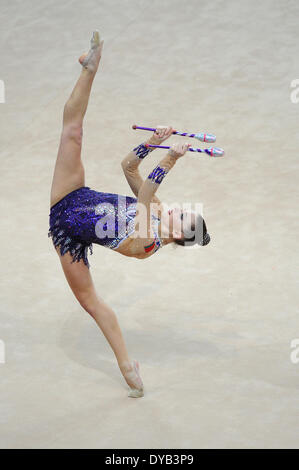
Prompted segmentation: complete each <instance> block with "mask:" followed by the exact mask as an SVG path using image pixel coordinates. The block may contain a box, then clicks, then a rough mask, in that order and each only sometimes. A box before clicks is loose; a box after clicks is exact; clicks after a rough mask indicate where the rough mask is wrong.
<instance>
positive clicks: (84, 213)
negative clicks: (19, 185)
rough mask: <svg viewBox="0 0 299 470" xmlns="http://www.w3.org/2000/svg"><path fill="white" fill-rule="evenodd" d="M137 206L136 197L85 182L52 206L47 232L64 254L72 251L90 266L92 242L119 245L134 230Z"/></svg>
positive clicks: (111, 246) (74, 257)
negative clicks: (108, 190)
mask: <svg viewBox="0 0 299 470" xmlns="http://www.w3.org/2000/svg"><path fill="white" fill-rule="evenodd" d="M136 206H137V199H136V198H134V197H130V196H122V195H119V194H114V193H104V192H99V191H94V190H92V189H90V188H89V187H87V186H84V187H82V188H79V189H76V190H75V191H72V192H71V193H69V194H67V195H66V196H65V197H64V198H63V199H62V200H61V201H59V202H57V203H56V204H55V205H54V206H52V208H51V210H50V228H49V232H48V236H49V237H52V241H53V244H54V246H60V253H61V255H62V256H63V255H64V254H65V253H66V252H69V253H70V254H71V255H72V259H73V261H72V262H74V261H78V262H79V261H80V260H81V259H83V261H84V263H85V265H86V266H88V267H89V263H88V259H87V254H88V248H89V249H90V254H92V243H96V244H98V245H102V246H106V247H108V248H111V249H116V248H118V246H119V245H120V243H122V242H123V241H124V240H125V239H126V238H128V237H129V236H130V235H131V234H132V233H133V232H134V230H135V223H134V222H135V216H136Z"/></svg>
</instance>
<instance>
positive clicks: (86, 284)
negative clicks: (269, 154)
mask: <svg viewBox="0 0 299 470" xmlns="http://www.w3.org/2000/svg"><path fill="white" fill-rule="evenodd" d="M103 43H104V41H103V40H100V36H99V33H98V31H95V32H94V33H93V37H92V39H91V48H90V50H89V52H88V53H85V54H83V55H81V57H80V58H79V62H80V64H81V65H82V70H81V74H80V76H79V79H78V81H77V83H76V85H75V87H74V89H73V91H72V93H71V95H70V97H69V99H68V100H67V102H66V104H65V106H64V111H63V127H62V133H61V138H60V144H59V148H58V155H57V159H56V164H55V169H54V174H53V181H52V187H51V195H50V214H49V224H50V227H49V232H48V236H49V237H52V242H53V245H54V247H55V250H56V252H57V254H58V256H59V259H60V262H61V265H62V269H63V272H64V274H65V277H66V279H67V282H68V284H69V286H70V288H71V290H72V291H73V293H74V295H75V297H76V298H77V300H78V301H79V303H80V305H81V306H82V307H83V308H84V310H85V311H86V312H88V313H89V314H90V315H91V316H92V317H93V318H94V320H95V321H96V323H97V324H98V326H99V327H100V328H101V330H102V332H103V334H104V336H105V337H106V339H107V341H108V342H109V344H110V346H111V348H112V350H113V352H114V354H115V357H116V359H117V362H118V366H119V368H120V371H121V373H122V375H123V377H124V379H125V380H126V382H127V384H128V386H129V387H130V390H129V393H128V396H130V397H134V398H138V397H142V396H143V395H144V386H143V382H142V380H141V377H140V369H139V363H138V361H136V360H131V359H130V357H129V354H128V351H127V348H126V345H125V341H124V338H123V336H122V333H121V330H120V327H119V324H118V321H117V317H116V315H115V313H114V312H113V310H112V309H111V308H110V307H109V306H108V305H107V304H106V303H105V302H104V300H103V298H102V297H101V296H100V295H99V294H98V293H97V292H96V290H95V286H94V284H93V280H92V277H91V274H90V265H89V262H88V259H87V253H88V249H89V251H90V254H92V243H96V244H98V245H102V246H105V247H107V248H110V249H112V250H114V251H116V252H118V253H120V254H122V255H125V256H130V257H135V258H138V259H145V258H148V257H150V256H152V255H153V254H154V253H156V252H157V251H158V250H159V249H160V248H161V247H163V246H165V245H167V244H169V243H176V244H178V245H182V246H184V245H186V244H187V242H190V243H189V244H192V243H193V242H194V241H195V240H198V239H199V240H200V241H199V242H198V241H196V242H197V243H198V244H200V245H206V244H207V243H209V241H210V237H209V234H208V233H207V228H206V224H205V221H204V220H203V218H202V217H201V216H200V215H196V214H195V213H194V212H192V211H189V213H188V211H183V210H182V209H180V208H177V207H175V208H174V209H173V210H165V205H164V204H162V203H161V201H160V200H159V199H158V198H157V196H156V195H155V193H156V191H157V189H158V187H159V185H160V183H161V182H162V180H163V179H164V177H165V176H166V175H167V173H168V172H169V171H170V170H171V168H172V167H173V166H174V165H175V163H176V161H177V160H178V159H179V158H181V157H182V156H183V155H184V154H185V153H186V151H187V150H188V148H189V145H190V144H188V143H184V144H178V143H176V144H174V145H173V146H172V147H170V150H169V151H168V153H167V155H166V156H165V157H164V158H163V159H162V160H161V161H160V163H159V164H158V165H157V166H156V167H155V168H154V169H153V171H152V172H151V173H150V174H149V176H148V178H146V179H145V181H143V179H142V178H141V176H140V174H139V171H138V166H139V164H140V163H141V162H142V160H143V159H144V158H145V157H146V156H147V155H148V154H149V153H151V152H152V151H153V150H154V147H152V148H151V147H150V148H148V147H146V144H151V145H160V144H161V143H162V142H163V141H165V140H166V139H167V138H168V137H170V136H171V134H172V133H173V131H174V130H173V128H172V127H170V126H158V127H157V128H156V130H155V132H154V134H153V135H152V136H151V138H150V139H149V140H147V141H146V142H143V143H141V144H140V145H138V146H137V147H136V148H134V150H132V151H131V152H130V153H129V154H128V155H127V156H126V157H125V158H124V159H123V161H122V162H121V166H122V169H123V171H124V174H125V177H126V179H127V181H128V183H129V186H130V187H131V189H132V191H133V193H134V194H135V196H136V198H134V197H130V196H121V195H119V194H113V193H105V192H99V191H95V190H92V189H91V188H89V187H88V186H85V177H84V167H83V163H82V160H81V146H82V126H83V118H84V115H85V113H86V109H87V105H88V100H89V95H90V91H91V86H92V83H93V80H94V78H95V75H96V72H97V69H98V66H99V63H100V59H101V55H102V49H103ZM184 220H185V222H186V223H187V221H188V224H189V227H188V229H189V230H187V229H184V230H183V228H184V227H185V226H186V223H185V224H184V223H183V222H184ZM137 221H138V223H137ZM200 222H201V223H200ZM188 224H187V225H188ZM142 227H143V228H142ZM137 228H138V229H139V230H137ZM140 228H141V229H140ZM142 230H143V231H142ZM199 232H200V237H199V238H198V233H199ZM136 234H137V235H136ZM140 234H141V235H140ZM109 235H110V236H109Z"/></svg>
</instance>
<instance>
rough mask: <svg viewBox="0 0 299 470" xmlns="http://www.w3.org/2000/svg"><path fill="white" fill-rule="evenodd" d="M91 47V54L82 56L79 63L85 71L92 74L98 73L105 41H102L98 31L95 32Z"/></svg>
mask: <svg viewBox="0 0 299 470" xmlns="http://www.w3.org/2000/svg"><path fill="white" fill-rule="evenodd" d="M90 44H91V47H90V50H89V52H86V53H85V54H82V55H81V57H79V62H80V64H81V65H82V67H84V68H85V69H87V70H89V71H90V72H96V71H97V69H98V66H99V63H100V60H101V55H102V49H103V44H104V40H102V41H100V35H99V32H98V31H94V32H93V35H92V39H91V41H90Z"/></svg>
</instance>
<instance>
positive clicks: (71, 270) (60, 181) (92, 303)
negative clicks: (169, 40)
mask: <svg viewBox="0 0 299 470" xmlns="http://www.w3.org/2000/svg"><path fill="white" fill-rule="evenodd" d="M102 47H103V41H101V42H100V41H99V36H98V33H94V35H93V39H92V44H91V49H90V51H89V53H88V54H83V55H82V56H81V57H80V59H79V62H80V63H81V65H82V72H81V74H80V77H79V79H78V81H77V83H76V85H75V88H74V89H73V91H72V93H71V96H70V98H69V99H68V101H67V103H66V104H65V106H64V113H63V130H62V135H61V140H60V146H59V150H58V156H57V160H56V166H55V170H54V176H53V183H52V189H51V206H52V205H54V204H55V203H56V202H58V201H59V200H60V199H62V198H63V197H64V196H65V195H66V194H68V193H69V192H71V191H73V190H75V189H77V188H80V187H81V186H84V185H85V183H84V168H83V164H82V161H81V143H82V124H83V118H84V115H85V112H86V109H87V105H88V100H89V95H90V91H91V86H92V83H93V80H94V77H95V74H96V72H97V69H98V66H99V62H100V58H101V51H102ZM56 251H57V254H58V256H59V258H60V262H61V265H62V269H63V271H64V274H65V277H66V279H67V281H68V284H69V286H70V288H71V289H72V291H73V293H74V295H75V297H76V298H77V300H78V301H79V303H80V304H81V306H82V307H83V308H84V310H86V311H87V312H88V313H89V314H90V315H91V316H92V317H93V318H94V320H95V321H96V323H97V324H98V326H99V327H100V328H101V330H102V332H103V334H104V336H105V337H106V339H107V341H108V342H109V344H110V346H111V347H112V349H113V351H114V354H115V356H116V359H117V362H118V365H119V368H120V370H121V372H122V374H123V376H124V378H125V380H126V382H127V384H128V385H129V386H130V387H131V389H133V391H131V392H130V393H129V396H132V397H138V396H142V394H143V393H140V390H142V389H143V386H142V381H141V379H140V376H139V373H138V370H136V364H135V363H134V362H132V361H131V360H130V358H129V355H128V352H127V349H126V345H125V342H124V339H123V336H122V333H121V330H120V327H119V324H118V321H117V318H116V315H115V313H114V312H113V310H112V309H111V308H110V307H109V306H108V305H107V304H106V303H105V302H104V300H103V299H102V298H101V297H100V296H99V295H98V294H97V292H96V290H95V287H94V284H93V281H92V277H91V274H90V271H89V269H88V267H87V266H86V265H85V264H84V262H83V260H82V259H81V260H80V261H79V262H74V263H72V262H71V261H72V257H71V255H70V253H68V252H67V253H65V254H64V255H63V256H61V254H60V250H59V247H56ZM137 369H138V364H137ZM134 389H138V390H139V392H138V391H136V392H135V391H134Z"/></svg>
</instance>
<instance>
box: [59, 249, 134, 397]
mask: <svg viewBox="0 0 299 470" xmlns="http://www.w3.org/2000/svg"><path fill="white" fill-rule="evenodd" d="M56 251H57V254H58V256H59V258H60V262H61V265H62V269H63V271H64V274H65V277H66V279H67V281H68V284H69V286H70V288H71V289H72V291H73V293H74V295H75V297H76V298H77V300H78V301H79V303H80V305H81V306H82V307H83V308H84V310H85V311H86V312H87V313H89V314H90V315H91V317H92V318H93V319H94V320H95V321H96V323H97V324H98V326H99V327H100V328H101V330H102V332H103V334H104V336H105V338H106V339H107V341H108V343H109V344H110V346H111V348H112V350H113V352H114V354H115V357H116V359H117V362H118V366H119V368H120V371H121V373H122V374H123V376H124V379H125V380H126V382H127V384H128V385H129V387H131V388H132V389H143V384H142V381H141V378H140V375H139V372H137V373H136V372H135V370H134V363H133V362H132V361H131V360H130V358H129V355H128V351H127V348H126V345H125V341H124V338H123V335H122V332H121V329H120V326H119V324H118V321H117V317H116V315H115V313H114V311H113V310H112V309H111V307H109V305H107V304H106V303H105V302H104V300H103V299H102V297H101V296H99V295H98V294H97V292H96V290H95V286H94V284H93V280H92V277H91V274H90V271H89V269H88V267H87V266H86V265H85V264H84V262H83V260H82V259H81V260H80V261H79V262H75V263H71V261H72V257H71V255H70V253H69V252H67V253H65V255H63V256H61V254H60V251H59V247H56ZM137 364H138V363H137ZM137 368H138V366H137ZM130 393H131V394H130V396H131V397H137V398H138V397H139V396H142V395H143V393H141V394H140V393H138V392H137V391H136V392H135V395H134V392H133V393H132V391H131V392H130Z"/></svg>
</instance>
